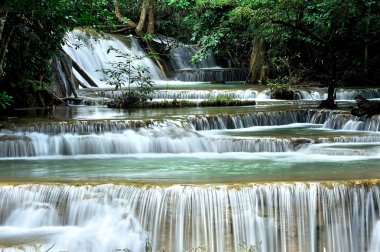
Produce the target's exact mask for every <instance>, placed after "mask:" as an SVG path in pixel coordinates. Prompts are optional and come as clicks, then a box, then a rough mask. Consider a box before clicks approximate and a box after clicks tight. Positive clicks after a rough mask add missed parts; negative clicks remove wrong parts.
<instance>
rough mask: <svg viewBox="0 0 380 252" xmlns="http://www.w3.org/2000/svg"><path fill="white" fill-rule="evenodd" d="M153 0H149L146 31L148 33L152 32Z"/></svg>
mask: <svg viewBox="0 0 380 252" xmlns="http://www.w3.org/2000/svg"><path fill="white" fill-rule="evenodd" d="M154 1H155V0H150V1H149V3H150V9H149V22H148V28H147V31H146V32H147V33H148V34H154Z"/></svg>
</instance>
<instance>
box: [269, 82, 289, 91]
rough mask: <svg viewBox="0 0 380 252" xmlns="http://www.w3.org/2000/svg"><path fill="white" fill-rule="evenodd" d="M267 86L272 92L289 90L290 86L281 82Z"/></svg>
mask: <svg viewBox="0 0 380 252" xmlns="http://www.w3.org/2000/svg"><path fill="white" fill-rule="evenodd" d="M267 86H268V87H269V88H270V90H271V91H273V90H287V89H289V85H287V84H286V83H280V82H269V83H268V84H267Z"/></svg>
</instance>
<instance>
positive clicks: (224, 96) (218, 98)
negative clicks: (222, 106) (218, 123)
mask: <svg viewBox="0 0 380 252" xmlns="http://www.w3.org/2000/svg"><path fill="white" fill-rule="evenodd" d="M232 100H234V96H233V95H232V94H218V95H217V96H215V97H211V98H210V101H215V102H218V101H232Z"/></svg>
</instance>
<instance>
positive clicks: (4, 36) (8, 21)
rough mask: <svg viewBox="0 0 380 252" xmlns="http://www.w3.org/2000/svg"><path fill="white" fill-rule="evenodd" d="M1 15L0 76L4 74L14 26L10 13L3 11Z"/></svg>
mask: <svg viewBox="0 0 380 252" xmlns="http://www.w3.org/2000/svg"><path fill="white" fill-rule="evenodd" d="M2 15H3V16H2V17H1V19H2V21H1V22H2V28H1V31H0V35H1V36H0V76H3V75H4V63H5V57H6V54H7V50H8V46H9V43H10V41H11V39H12V37H13V31H14V28H15V27H14V23H13V18H12V15H11V14H10V13H4V14H2Z"/></svg>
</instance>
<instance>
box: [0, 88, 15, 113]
mask: <svg viewBox="0 0 380 252" xmlns="http://www.w3.org/2000/svg"><path fill="white" fill-rule="evenodd" d="M12 102H13V99H12V96H10V95H7V93H6V92H5V91H4V92H2V93H0V111H1V110H5V109H7V108H8V107H10V106H11V105H12Z"/></svg>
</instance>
